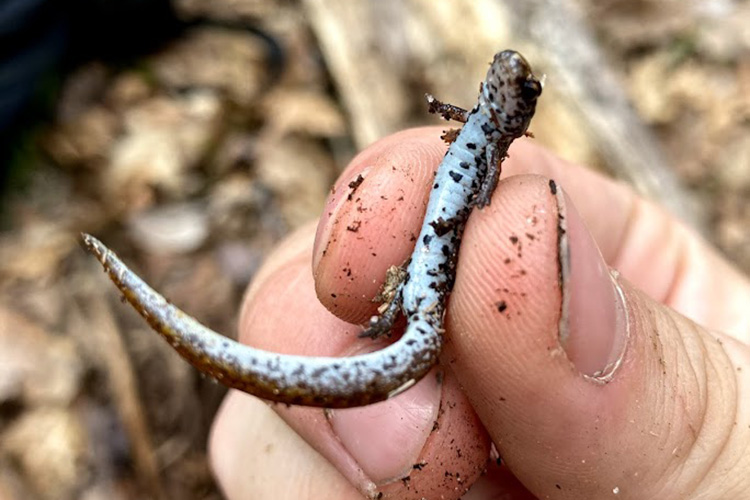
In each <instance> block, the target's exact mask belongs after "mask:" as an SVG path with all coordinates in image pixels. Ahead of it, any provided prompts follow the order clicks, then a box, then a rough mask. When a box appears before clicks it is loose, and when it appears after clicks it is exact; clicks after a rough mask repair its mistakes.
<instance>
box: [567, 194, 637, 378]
mask: <svg viewBox="0 0 750 500" xmlns="http://www.w3.org/2000/svg"><path fill="white" fill-rule="evenodd" d="M556 196H557V203H558V214H559V235H560V236H559V238H558V251H559V256H560V257H559V259H560V277H561V284H562V294H563V307H562V315H561V318H560V343H561V345H562V347H563V349H564V350H565V353H566V354H567V356H568V358H569V359H570V360H571V361H572V362H573V365H575V367H576V368H577V369H578V371H579V372H581V373H582V374H584V375H587V376H590V377H592V378H594V379H597V380H600V381H607V380H609V379H611V378H612V376H613V375H614V374H615V372H616V370H617V368H618V367H619V365H620V362H621V361H622V358H623V356H624V354H625V348H626V346H627V339H628V325H627V314H626V310H625V303H624V296H623V294H622V291H621V289H620V287H619V285H618V284H617V280H616V279H615V277H614V275H613V273H612V272H611V271H610V269H609V266H607V263H606V262H605V261H604V258H603V257H602V254H601V252H600V251H599V247H598V246H597V245H596V243H595V242H594V239H593V237H592V236H591V233H589V231H588V229H587V228H586V225H585V224H584V222H583V220H582V219H581V216H580V215H579V214H578V211H577V210H576V209H575V207H574V206H573V203H572V202H571V200H570V198H568V197H567V195H566V194H565V193H564V192H563V191H562V190H561V189H557V195H556Z"/></svg>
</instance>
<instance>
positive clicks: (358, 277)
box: [313, 128, 445, 323]
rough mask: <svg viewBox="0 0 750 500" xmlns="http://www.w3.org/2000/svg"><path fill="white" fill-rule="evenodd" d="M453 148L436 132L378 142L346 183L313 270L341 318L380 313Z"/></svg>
mask: <svg viewBox="0 0 750 500" xmlns="http://www.w3.org/2000/svg"><path fill="white" fill-rule="evenodd" d="M444 154H445V144H444V143H443V142H442V141H441V140H440V138H439V131H438V129H435V128H422V129H411V130H406V131H404V132H400V133H397V134H394V135H391V136H389V137H386V138H384V139H382V140H381V141H378V142H376V143H375V144H373V145H372V146H370V147H368V148H367V149H365V150H364V151H363V152H362V153H360V154H359V155H357V157H355V158H354V159H353V160H352V162H351V164H350V165H349V167H347V169H346V170H345V171H344V173H343V174H342V175H341V177H339V180H338V181H337V182H336V184H335V186H334V188H333V189H332V191H331V195H330V196H329V199H328V201H327V203H326V208H325V210H324V213H323V217H322V218H321V222H320V225H319V227H318V230H317V234H316V239H315V246H314V252H313V254H314V256H315V257H314V260H313V268H314V275H315V278H316V290H317V293H318V298H319V300H320V301H321V302H322V303H323V304H324V305H325V306H326V307H327V308H328V309H330V310H331V311H335V314H337V315H338V316H339V317H340V318H342V319H344V320H346V321H349V322H353V323H362V322H364V321H365V320H366V319H367V318H368V317H369V316H371V315H372V314H373V312H374V309H375V307H376V305H375V304H373V302H372V299H373V297H374V296H375V295H376V294H377V292H378V289H379V288H380V285H381V284H382V282H383V279H384V277H385V273H386V270H387V269H388V267H389V266H392V265H400V264H402V263H403V262H404V261H405V260H406V258H407V257H408V255H409V253H410V252H411V250H412V248H413V246H414V242H415V241H416V237H417V234H419V228H420V225H421V223H422V219H423V218H424V208H425V206H426V203H427V198H428V196H429V186H430V185H431V183H432V178H433V176H434V172H435V169H436V168H437V165H438V164H439V163H440V161H441V159H442V157H443V155H444Z"/></svg>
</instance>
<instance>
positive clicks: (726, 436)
mask: <svg viewBox="0 0 750 500" xmlns="http://www.w3.org/2000/svg"><path fill="white" fill-rule="evenodd" d="M693 329H694V330H695V331H696V334H697V335H699V336H700V338H701V340H702V342H703V344H704V349H706V355H705V357H704V369H705V373H706V375H707V380H708V382H709V383H708V384H707V388H708V389H707V391H708V393H709V397H708V398H707V401H708V402H709V403H710V401H712V398H711V397H710V394H711V384H710V381H711V380H717V381H719V382H721V381H723V380H725V379H726V380H728V382H729V384H730V385H731V387H725V386H724V384H721V383H719V384H715V385H716V386H717V389H718V390H719V391H721V392H720V394H719V396H720V397H719V398H718V402H719V403H722V402H729V403H731V405H732V410H733V411H731V414H732V415H733V416H734V418H733V421H734V422H735V424H736V422H737V421H738V418H737V416H738V414H737V411H738V409H739V405H738V404H737V401H738V392H737V379H736V377H735V376H734V370H733V369H732V368H731V367H732V363H731V360H730V359H729V356H728V355H727V353H726V350H725V349H724V346H723V345H722V344H721V343H720V342H719V341H718V340H717V339H716V338H714V337H709V338H706V335H702V334H701V333H700V332H699V331H698V329H697V328H696V327H695V325H693ZM707 341H708V342H711V343H712V344H718V345H719V351H720V355H721V356H716V353H714V355H711V356H709V355H708V344H707V343H706V342H707ZM714 349H716V347H714ZM719 357H720V358H721V360H725V361H727V363H725V364H724V365H725V366H726V365H728V366H729V367H730V369H729V375H730V376H729V377H727V376H722V375H720V372H721V371H722V370H721V367H720V366H718V364H717V362H718V361H719V359H718V358H719ZM709 368H710V369H711V371H712V372H713V374H714V376H710V372H709ZM727 389H729V390H728V391H727ZM726 392H729V394H728V395H727V394H726ZM722 396H723V397H722ZM714 399H715V398H714ZM721 406H725V405H721ZM707 407H708V404H707ZM707 413H708V410H707V411H706V412H705V413H704V415H703V421H702V422H701V424H702V426H701V429H700V430H701V431H702V430H703V429H704V426H705V424H706V420H707V419H706V414H707ZM714 427H715V426H714ZM721 428H722V427H721V426H720V427H719V429H721ZM733 428H734V426H724V427H723V429H724V432H723V439H721V444H720V446H719V447H718V448H717V450H716V453H715V455H714V457H713V460H712V461H711V462H710V463H709V464H707V467H706V471H707V474H705V475H704V476H703V482H705V481H706V480H707V479H708V478H709V475H710V473H711V471H714V470H715V469H716V467H715V466H716V464H717V462H718V461H719V460H720V459H721V458H722V456H723V455H724V453H725V452H726V450H727V447H728V445H729V444H730V439H731V437H732V430H733ZM696 444H697V440H696ZM701 451H702V450H695V452H696V453H697V454H699V455H700V454H701ZM700 484H701V483H699V485H700ZM696 490H697V488H696Z"/></svg>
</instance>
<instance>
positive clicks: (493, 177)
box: [474, 142, 503, 208]
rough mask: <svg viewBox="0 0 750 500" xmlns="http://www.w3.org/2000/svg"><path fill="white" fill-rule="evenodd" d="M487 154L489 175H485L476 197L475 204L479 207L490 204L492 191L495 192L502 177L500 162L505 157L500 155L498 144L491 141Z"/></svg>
mask: <svg viewBox="0 0 750 500" xmlns="http://www.w3.org/2000/svg"><path fill="white" fill-rule="evenodd" d="M486 155H487V175H485V177H484V180H483V181H482V185H481V186H479V192H478V193H477V197H476V198H475V199H474V205H476V206H477V207H478V208H484V207H486V206H487V205H489V204H490V201H491V200H492V193H494V192H495V188H496V187H497V181H498V180H499V179H500V171H501V170H502V167H501V165H500V164H501V162H502V160H503V158H502V156H501V155H500V150H499V149H498V147H497V144H495V143H493V142H490V143H489V144H488V145H487V152H486Z"/></svg>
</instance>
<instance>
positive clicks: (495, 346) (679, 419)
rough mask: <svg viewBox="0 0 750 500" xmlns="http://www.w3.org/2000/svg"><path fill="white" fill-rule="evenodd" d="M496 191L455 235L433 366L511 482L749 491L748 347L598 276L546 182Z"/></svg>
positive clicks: (559, 488) (576, 493)
mask: <svg viewBox="0 0 750 500" xmlns="http://www.w3.org/2000/svg"><path fill="white" fill-rule="evenodd" d="M495 200H497V201H495V202H494V203H493V204H492V205H491V206H490V207H489V209H487V210H484V211H482V212H479V213H478V214H475V216H474V217H472V219H471V220H470V221H469V224H468V225H467V228H466V233H465V235H464V245H463V247H462V253H461V257H460V262H459V266H458V275H457V277H456V284H455V287H454V292H453V295H452V297H451V305H450V310H449V311H450V316H449V317H448V319H447V328H448V337H449V339H450V342H449V344H448V346H447V351H446V359H447V360H448V362H449V363H451V365H452V367H453V371H454V372H455V374H456V376H457V377H458V379H459V381H460V382H461V383H462V385H463V387H464V389H465V391H466V393H467V394H468V396H469V398H470V400H471V402H472V404H473V406H474V407H475V409H476V411H477V413H478V415H479V416H480V419H481V420H482V422H483V423H484V425H485V426H486V428H487V429H488V431H489V433H490V435H491V436H492V438H493V441H494V442H495V444H496V446H497V448H498V450H499V451H500V454H501V455H502V457H503V460H504V461H505V462H506V463H507V465H508V466H509V468H510V469H511V471H512V472H513V473H514V475H516V477H517V478H518V479H520V480H521V482H522V483H523V484H524V485H525V486H526V487H527V488H528V489H529V490H530V491H531V492H532V493H534V494H535V495H536V496H537V497H539V498H571V499H572V498H575V499H581V498H612V497H614V498H635V499H644V498H660V499H670V498H674V499H685V498H743V497H744V498H747V491H748V487H750V479H749V478H750V475H748V474H747V471H748V470H750V458H749V457H750V454H747V453H746V450H747V448H748V446H750V398H748V396H747V394H748V387H747V386H748V382H749V381H748V374H747V371H748V368H750V366H748V362H749V361H750V349H748V346H746V345H744V344H742V343H740V342H739V341H737V340H735V339H733V338H731V337H728V336H725V335H723V334H721V333H717V332H711V331H708V330H706V329H704V328H702V327H701V326H699V325H697V324H695V323H693V322H692V321H690V320H688V319H687V318H685V317H683V316H681V315H680V314H678V313H677V312H675V311H674V310H672V309H670V308H668V307H666V306H664V305H662V304H660V303H657V302H655V301H653V300H651V299H650V298H649V297H647V296H646V295H645V294H643V293H641V292H639V291H638V290H636V289H635V288H633V287H632V286H630V285H629V284H628V283H627V282H625V281H624V279H622V278H620V277H619V276H617V274H616V273H610V272H609V270H608V267H607V265H606V263H605V262H604V260H603V259H602V257H601V254H600V253H599V251H598V249H597V247H596V244H595V243H594V241H593V239H592V237H591V236H590V234H589V233H588V231H587V229H586V227H585V225H584V224H583V222H582V220H581V218H580V216H579V215H578V213H577V212H576V210H575V208H574V207H573V205H572V203H571V201H570V200H569V199H568V198H567V197H566V196H565V195H564V194H563V192H562V190H561V189H560V188H559V186H557V185H556V184H555V183H554V182H552V181H548V180H546V179H544V178H541V177H538V176H516V177H512V178H509V179H508V180H507V181H505V182H503V183H501V185H500V186H498V189H497V192H496V197H495ZM501 202H502V203H501ZM743 368H744V371H743ZM743 395H744V396H743Z"/></svg>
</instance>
